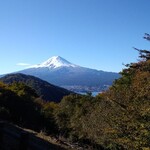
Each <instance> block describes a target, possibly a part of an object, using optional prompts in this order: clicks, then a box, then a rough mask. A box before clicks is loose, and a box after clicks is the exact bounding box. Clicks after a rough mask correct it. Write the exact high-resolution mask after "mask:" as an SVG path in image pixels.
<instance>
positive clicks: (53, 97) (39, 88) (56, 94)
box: [0, 73, 72, 102]
mask: <svg viewBox="0 0 150 150" xmlns="http://www.w3.org/2000/svg"><path fill="white" fill-rule="evenodd" d="M0 81H2V82H4V83H6V84H11V83H13V82H22V83H25V84H26V85H27V86H30V87H31V88H33V89H34V90H35V91H36V93H37V94H38V95H39V96H40V97H41V98H42V99H43V100H45V101H54V102H60V100H61V99H62V98H63V97H64V96H66V95H69V94H71V93H72V92H71V91H68V90H66V89H63V88H60V87H58V86H54V85H52V84H50V83H48V82H46V81H43V80H41V79H39V78H37V77H33V76H30V75H24V74H21V73H17V74H9V75H6V76H4V77H2V78H0Z"/></svg>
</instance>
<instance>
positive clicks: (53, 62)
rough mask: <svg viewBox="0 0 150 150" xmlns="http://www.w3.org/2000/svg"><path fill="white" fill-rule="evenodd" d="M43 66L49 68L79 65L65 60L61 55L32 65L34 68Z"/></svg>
mask: <svg viewBox="0 0 150 150" xmlns="http://www.w3.org/2000/svg"><path fill="white" fill-rule="evenodd" d="M41 67H48V68H58V67H77V65H74V64H72V63H70V62H69V61H67V60H65V59H64V58H62V57H60V56H53V57H51V58H49V59H48V60H46V61H44V62H43V63H41V64H38V65H34V66H32V68H41Z"/></svg>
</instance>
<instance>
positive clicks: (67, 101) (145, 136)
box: [0, 34, 150, 150]
mask: <svg viewBox="0 0 150 150" xmlns="http://www.w3.org/2000/svg"><path fill="white" fill-rule="evenodd" d="M145 39H146V40H148V41H150V35H149V34H146V35H145ZM136 50H137V51H138V52H139V58H140V60H139V61H138V62H136V63H131V64H127V65H126V68H125V69H124V70H123V71H122V72H121V75H122V76H121V78H120V79H118V80H116V81H115V82H114V84H113V85H112V86H111V87H110V88H109V90H107V91H105V92H103V93H101V94H99V95H98V96H96V97H92V96H91V95H90V93H89V94H87V95H85V96H83V95H77V94H72V95H69V96H66V97H64V98H63V99H62V101H61V102H60V103H57V104H56V103H51V102H44V101H43V100H41V99H40V98H38V97H37V94H36V93H35V91H34V90H33V89H31V88H30V87H28V86H26V85H25V84H23V83H19V84H18V85H17V86H16V85H14V84H12V85H5V84H3V83H1V84H0V106H1V107H0V116H1V119H3V120H4V119H5V120H9V121H12V122H14V123H16V124H19V125H21V126H26V127H28V128H32V129H35V130H43V129H45V131H46V132H47V133H49V134H53V135H57V137H63V138H65V139H67V140H68V141H71V142H73V143H74V142H75V143H78V144H79V145H81V146H82V147H84V148H83V149H90V150H91V149H94V150H97V149H108V150H119V149H120V150H124V149H127V150H134V149H135V150H140V149H141V150H149V149H150V92H149V91H150V51H149V50H141V49H136Z"/></svg>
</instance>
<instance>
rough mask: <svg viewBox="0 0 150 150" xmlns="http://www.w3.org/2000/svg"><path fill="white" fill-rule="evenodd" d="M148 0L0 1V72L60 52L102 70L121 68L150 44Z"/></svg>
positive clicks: (71, 58)
mask: <svg viewBox="0 0 150 150" xmlns="http://www.w3.org/2000/svg"><path fill="white" fill-rule="evenodd" d="M149 7H150V1H149V0H3V1H0V52H1V55H0V74H3V73H8V72H13V71H17V70H22V69H24V68H25V67H26V66H25V64H29V65H30V64H31V65H34V64H38V63H41V62H43V61H45V60H47V59H48V58H49V57H52V56H55V55H59V56H61V57H63V58H65V59H67V60H68V61H70V62H73V63H75V64H77V65H81V66H84V67H89V68H95V69H98V70H105V71H114V72H119V71H121V70H122V68H124V66H123V65H122V63H124V64H126V63H130V62H135V61H137V57H138V53H137V52H136V51H134V50H133V48H132V47H137V48H141V49H149V46H150V43H148V42H147V41H145V40H144V39H143V38H142V37H143V36H144V33H146V32H147V33H150V19H149V15H150V9H149Z"/></svg>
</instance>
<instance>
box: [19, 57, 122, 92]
mask: <svg viewBox="0 0 150 150" xmlns="http://www.w3.org/2000/svg"><path fill="white" fill-rule="evenodd" d="M19 72H20V73H23V74H27V75H33V76H36V77H39V78H41V79H43V80H46V81H48V82H49V83H52V84H55V85H58V86H62V87H69V86H74V87H75V86H77V87H83V88H87V87H88V88H91V87H98V88H100V89H103V88H104V86H105V85H108V86H109V85H111V84H112V83H113V81H114V80H115V79H117V78H119V77H120V75H119V74H118V73H113V72H105V71H99V70H95V69H90V68H85V67H81V66H78V65H75V64H72V63H70V62H69V61H67V60H65V59H64V58H62V57H60V56H54V57H52V58H50V59H48V60H47V61H45V62H43V63H41V64H38V65H34V66H31V67H30V68H28V69H25V70H22V71H19Z"/></svg>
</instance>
